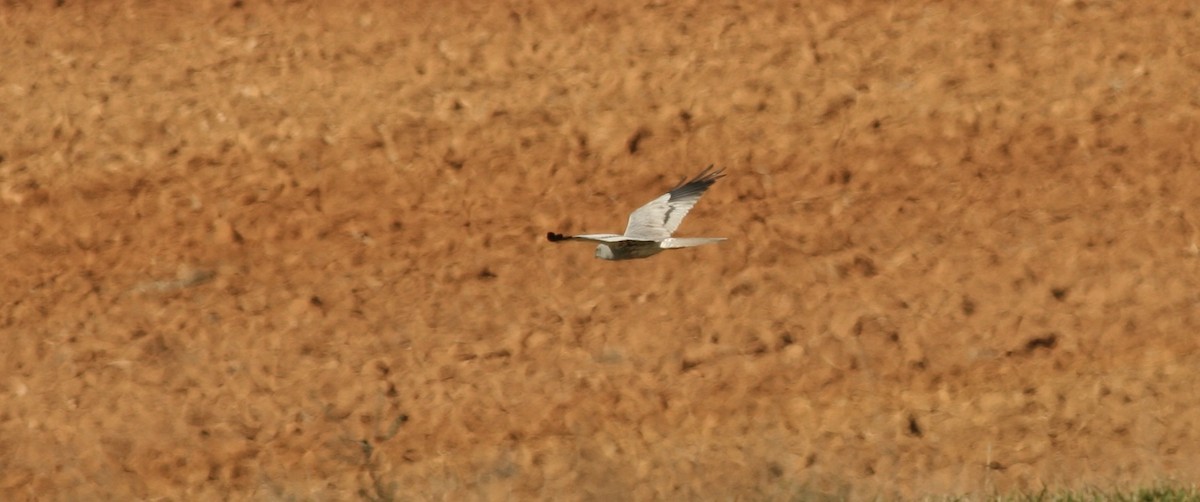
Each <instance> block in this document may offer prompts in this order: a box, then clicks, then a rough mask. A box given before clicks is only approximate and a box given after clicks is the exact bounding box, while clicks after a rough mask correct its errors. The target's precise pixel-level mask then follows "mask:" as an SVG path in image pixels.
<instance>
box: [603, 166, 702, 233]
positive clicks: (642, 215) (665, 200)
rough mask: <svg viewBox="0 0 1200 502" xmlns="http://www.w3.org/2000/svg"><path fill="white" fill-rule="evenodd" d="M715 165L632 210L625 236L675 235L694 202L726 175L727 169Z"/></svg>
mask: <svg viewBox="0 0 1200 502" xmlns="http://www.w3.org/2000/svg"><path fill="white" fill-rule="evenodd" d="M712 168H713V166H711V165H710V166H708V167H707V168H705V169H704V171H703V172H701V173H700V174H699V175H697V176H696V177H695V178H692V180H691V181H688V182H686V183H684V182H682V181H680V183H679V185H677V186H676V187H675V188H672V189H671V191H669V192H667V193H665V194H663V195H662V196H660V197H659V198H657V199H654V200H652V201H650V203H649V204H646V205H644V206H642V207H640V208H638V209H637V210H636V211H634V212H633V213H632V214H630V215H629V225H628V226H626V227H625V237H629V238H631V239H639V240H652V241H661V240H663V239H667V238H669V237H671V234H673V233H675V229H677V228H679V224H680V223H682V222H683V217H684V216H687V214H688V211H689V210H691V209H692V206H695V205H696V202H697V201H699V200H700V196H701V195H704V191H705V190H708V187H710V186H712V184H713V183H716V181H717V180H718V179H721V177H723V176H724V174H721V173H722V172H723V171H725V170H724V169H719V170H717V171H713V170H712ZM685 179H686V178H685Z"/></svg>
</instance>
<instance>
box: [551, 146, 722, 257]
mask: <svg viewBox="0 0 1200 502" xmlns="http://www.w3.org/2000/svg"><path fill="white" fill-rule="evenodd" d="M712 168H713V166H708V168H707V169H705V170H704V172H702V173H700V174H699V175H698V176H696V177H695V178H692V180H691V181H688V182H686V183H685V182H683V181H680V183H679V185H678V186H676V187H675V188H672V189H671V191H669V192H667V193H665V194H663V195H662V196H660V197H659V198H657V199H654V200H652V201H650V203H649V204H646V205H644V206H642V207H640V208H638V209H637V211H634V212H633V214H630V215H629V225H628V226H626V227H625V234H624V235H617V234H583V235H563V234H556V233H554V232H550V233H547V234H546V238H547V239H549V240H550V242H563V241H590V242H599V243H600V245H598V246H596V258H600V259H602V260H632V259H635V258H649V257H651V256H654V255H656V254H658V253H661V252H662V251H663V250H664V249H679V248H690V247H695V246H702V245H704V244H711V243H714V242H720V241H723V240H725V238H724V237H671V234H673V233H675V229H677V228H679V224H680V223H682V222H683V217H684V216H687V214H688V210H690V209H692V206H695V205H696V202H697V201H699V200H700V196H701V195H704V191H705V190H708V187H710V186H712V184H713V183H716V181H717V180H718V179H720V178H721V177H723V176H724V175H723V174H721V172H722V171H724V169H720V170H717V171H713V170H712ZM686 179H687V178H684V180H686Z"/></svg>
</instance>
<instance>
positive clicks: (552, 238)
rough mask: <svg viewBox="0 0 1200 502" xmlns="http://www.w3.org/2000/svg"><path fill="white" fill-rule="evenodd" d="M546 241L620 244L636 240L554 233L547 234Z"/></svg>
mask: <svg viewBox="0 0 1200 502" xmlns="http://www.w3.org/2000/svg"><path fill="white" fill-rule="evenodd" d="M546 240H548V241H550V242H563V241H591V242H622V241H633V240H637V239H630V238H628V237H625V236H624V235H617V234H583V235H563V234H556V233H554V232H547V233H546Z"/></svg>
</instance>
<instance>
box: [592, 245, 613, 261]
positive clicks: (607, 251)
mask: <svg viewBox="0 0 1200 502" xmlns="http://www.w3.org/2000/svg"><path fill="white" fill-rule="evenodd" d="M596 258H599V259H601V260H611V259H613V252H612V248H610V247H608V244H601V245H599V246H596Z"/></svg>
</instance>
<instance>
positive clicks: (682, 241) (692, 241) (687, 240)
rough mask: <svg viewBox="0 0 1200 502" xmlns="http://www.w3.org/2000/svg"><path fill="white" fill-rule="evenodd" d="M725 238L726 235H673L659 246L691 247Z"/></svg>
mask: <svg viewBox="0 0 1200 502" xmlns="http://www.w3.org/2000/svg"><path fill="white" fill-rule="evenodd" d="M723 240H725V238H724V237H671V238H669V239H664V240H663V241H662V244H660V245H659V247H661V248H663V249H678V248H691V247H696V246H703V245H705V244H712V243H714V242H721V241H723Z"/></svg>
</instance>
